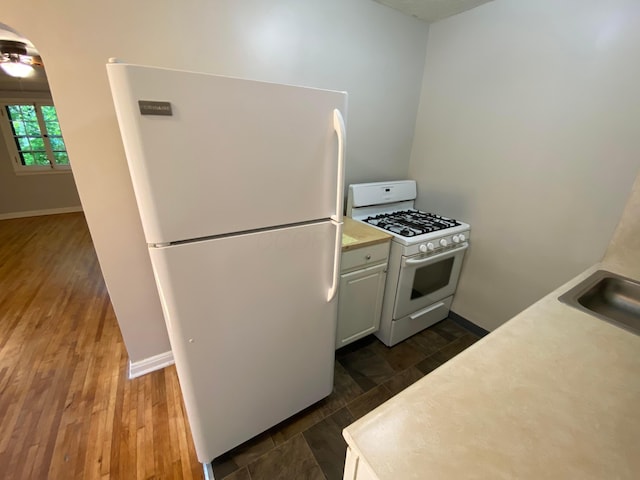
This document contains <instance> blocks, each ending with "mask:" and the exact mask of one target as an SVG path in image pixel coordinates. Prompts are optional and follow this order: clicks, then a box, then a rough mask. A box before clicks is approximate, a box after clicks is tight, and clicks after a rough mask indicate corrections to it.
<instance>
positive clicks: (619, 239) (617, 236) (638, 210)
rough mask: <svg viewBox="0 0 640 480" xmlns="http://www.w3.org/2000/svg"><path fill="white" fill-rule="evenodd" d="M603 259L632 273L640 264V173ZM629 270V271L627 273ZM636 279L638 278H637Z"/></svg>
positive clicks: (622, 271)
mask: <svg viewBox="0 0 640 480" xmlns="http://www.w3.org/2000/svg"><path fill="white" fill-rule="evenodd" d="M603 261H604V262H605V263H606V265H607V266H611V267H614V268H615V269H616V271H617V272H620V273H622V274H626V275H633V273H632V272H637V270H638V269H637V266H638V264H640V175H638V176H637V178H636V181H635V183H634V185H633V189H632V191H631V195H630V196H629V200H628V201H627V204H626V206H625V207H624V211H623V213H622V218H621V219H620V223H619V224H618V227H617V228H616V231H615V233H614V234H613V238H612V239H611V242H610V243H609V247H608V248H607V252H606V253H605V256H604V259H603ZM627 272H629V273H627ZM637 280H640V278H638V279H637Z"/></svg>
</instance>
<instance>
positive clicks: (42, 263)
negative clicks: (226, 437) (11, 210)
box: [0, 213, 202, 480]
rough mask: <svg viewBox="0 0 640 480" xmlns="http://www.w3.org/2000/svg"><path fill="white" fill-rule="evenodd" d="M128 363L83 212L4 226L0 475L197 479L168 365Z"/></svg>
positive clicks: (0, 227) (0, 243)
mask: <svg viewBox="0 0 640 480" xmlns="http://www.w3.org/2000/svg"><path fill="white" fill-rule="evenodd" d="M127 368H128V357H127V353H126V349H125V346H124V343H123V341H122V337H121V334H120V330H119V328H118V324H117V321H116V318H115V314H114V312H113V308H112V307H111V303H110V300H109V295H108V293H107V290H106V287H105V284H104V281H103V279H102V275H101V270H100V266H99V264H98V261H97V258H96V255H95V252H94V250H93V246H92V244H91V238H90V235H89V232H88V229H87V226H86V222H85V220H84V217H83V215H82V214H81V213H73V214H64V215H51V216H43V217H30V218H22V219H12V220H2V221H0V472H2V475H3V478H11V479H14V478H15V479H23V478H24V479H59V478H60V479H74V478H78V479H107V478H109V479H118V478H120V479H127V480H128V479H136V478H139V479H151V478H162V479H174V478H175V479H179V478H184V479H201V478H202V469H201V465H200V464H199V463H198V461H197V459H196V456H195V451H194V448H193V443H192V441H191V432H190V431H189V426H188V423H187V421H186V414H185V411H184V405H183V404H182V397H181V394H180V386H179V382H178V379H177V375H176V371H175V368H173V367H169V368H166V369H164V370H161V371H158V372H153V373H150V374H148V375H145V376H143V377H140V378H136V379H133V380H129V379H128V378H127V372H128V370H127Z"/></svg>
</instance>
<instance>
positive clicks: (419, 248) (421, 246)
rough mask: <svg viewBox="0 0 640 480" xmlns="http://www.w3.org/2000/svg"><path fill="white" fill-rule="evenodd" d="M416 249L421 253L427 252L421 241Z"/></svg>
mask: <svg viewBox="0 0 640 480" xmlns="http://www.w3.org/2000/svg"><path fill="white" fill-rule="evenodd" d="M418 250H420V251H421V252H422V253H427V246H426V245H425V244H424V243H423V244H422V245H420V246H419V247H418Z"/></svg>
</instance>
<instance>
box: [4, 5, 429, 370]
mask: <svg viewBox="0 0 640 480" xmlns="http://www.w3.org/2000/svg"><path fill="white" fill-rule="evenodd" d="M2 15H3V18H2V19H1V20H2V22H4V23H7V24H8V25H10V26H11V27H13V28H15V29H16V30H18V31H20V33H22V34H23V35H24V36H26V37H27V38H29V39H30V40H31V41H32V42H33V43H34V44H35V46H36V48H38V50H39V51H40V53H41V54H42V56H43V59H44V62H45V64H46V66H47V75H48V78H49V83H50V86H51V91H52V94H53V98H54V101H55V103H56V107H57V109H58V112H59V116H60V121H61V124H62V128H63V131H64V135H65V140H66V141H67V144H68V147H69V153H70V156H71V159H72V166H73V170H74V175H75V178H76V183H77V186H78V190H79V193H80V198H81V200H82V204H83V208H84V210H85V214H86V217H87V220H88V223H89V228H90V230H91V234H92V237H93V240H94V243H95V246H96V250H97V253H98V258H99V260H100V264H101V267H102V271H103V274H104V277H105V280H106V283H107V287H108V289H109V293H110V295H111V300H112V303H113V306H114V309H115V312H116V315H117V317H118V320H119V322H120V327H121V330H122V332H123V336H124V339H125V343H126V345H127V349H128V351H129V355H130V357H131V359H132V360H133V361H139V360H141V359H144V358H148V357H150V356H153V355H156V354H159V353H162V352H164V351H166V350H168V349H169V345H168V342H167V337H166V330H165V327H164V323H163V321H162V318H161V309H160V305H159V301H158V297H157V293H156V290H155V286H154V283H153V278H152V272H151V266H150V263H149V260H148V256H147V252H146V250H145V244H144V238H143V235H142V230H141V226H140V221H139V218H138V214H137V210H136V206H135V201H134V197H133V193H132V188H131V184H130V180H129V175H128V171H127V167H126V162H125V158H124V153H123V148H122V144H121V141H120V136H119V132H118V126H117V123H116V119H115V113H114V110H113V106H112V103H111V98H110V92H109V88H108V84H107V77H106V71H105V66H104V64H105V63H106V61H107V59H108V58H109V57H119V58H121V59H124V60H126V61H127V62H131V63H142V64H150V65H159V66H167V67H174V68H183V69H189V70H200V71H206V72H211V73H219V74H225V75H233V76H243V77H252V78H255V79H259V80H268V81H276V82H287V83H295V84H303V85H311V86H316V87H324V88H331V89H339V90H347V91H348V92H349V94H350V97H349V118H348V128H349V140H348V153H347V182H354V181H358V182H359V181H368V180H384V179H391V178H397V177H403V176H405V175H406V172H407V170H408V162H409V155H410V150H411V135H412V131H413V124H414V121H415V115H416V112H417V100H418V97H419V91H420V82H421V78H422V72H423V66H424V54H425V43H426V36H427V26H426V25H425V24H424V23H422V22H420V21H418V20H416V19H413V18H411V17H408V16H405V15H402V14H400V13H397V12H395V11H392V10H390V9H388V8H387V7H384V6H382V5H379V4H377V3H375V2H372V1H371V0H314V1H305V2H301V1H294V0H274V1H269V2H265V1H260V0H247V1H243V2H238V1H234V0H218V1H215V2H213V1H210V2H206V1H195V0H189V1H183V2H170V1H168V0H164V1H150V0H146V1H139V2H129V1H124V0H116V1H112V2H74V1H71V0H65V1H59V2H38V1H35V0H5V3H4V8H3V12H2ZM182 160H183V161H184V162H185V164H188V162H189V161H190V159H188V158H185V159H182ZM291 201H295V199H294V198H292V199H291Z"/></svg>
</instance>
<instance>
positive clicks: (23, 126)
mask: <svg viewBox="0 0 640 480" xmlns="http://www.w3.org/2000/svg"><path fill="white" fill-rule="evenodd" d="M4 107H5V108H4V112H3V113H4V114H5V115H6V116H7V119H8V122H7V123H8V125H9V126H10V135H11V137H13V144H14V145H15V148H16V154H17V156H16V164H18V163H19V165H18V168H19V169H20V170H24V171H27V170H30V169H36V170H41V169H42V168H43V167H48V168H50V169H55V168H60V167H61V168H63V169H68V167H69V155H68V153H67V149H66V145H65V143H64V139H63V138H62V132H61V130H60V123H59V121H58V115H57V112H56V109H55V107H54V106H53V105H40V104H36V103H34V104H18V103H13V104H5V105H4Z"/></svg>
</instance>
